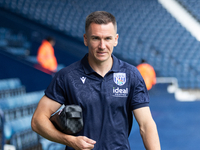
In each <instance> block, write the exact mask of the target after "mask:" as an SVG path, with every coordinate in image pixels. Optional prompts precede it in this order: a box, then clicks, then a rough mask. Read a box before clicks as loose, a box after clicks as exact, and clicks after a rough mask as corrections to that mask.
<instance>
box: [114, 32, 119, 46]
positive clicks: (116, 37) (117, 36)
mask: <svg viewBox="0 0 200 150" xmlns="http://www.w3.org/2000/svg"><path fill="white" fill-rule="evenodd" d="M118 38H119V34H116V36H115V43H114V46H117V44H118Z"/></svg>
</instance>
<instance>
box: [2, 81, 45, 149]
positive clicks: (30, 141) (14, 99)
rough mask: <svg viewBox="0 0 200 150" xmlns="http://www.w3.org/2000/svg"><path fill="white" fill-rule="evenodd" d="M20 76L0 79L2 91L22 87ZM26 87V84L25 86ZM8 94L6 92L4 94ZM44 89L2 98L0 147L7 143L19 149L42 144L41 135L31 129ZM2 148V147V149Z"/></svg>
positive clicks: (10, 90) (37, 146) (36, 147)
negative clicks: (32, 119)
mask: <svg viewBox="0 0 200 150" xmlns="http://www.w3.org/2000/svg"><path fill="white" fill-rule="evenodd" d="M22 86H23V85H22V83H21V81H20V79H18V78H10V79H2V80H0V91H1V92H0V93H3V92H12V91H13V90H14V89H17V88H19V87H22ZM23 87H24V86H23ZM4 95H6V94H4ZM43 95H44V90H42V91H35V92H29V93H26V91H24V93H23V94H22V93H16V94H15V95H13V94H10V95H9V96H8V97H6V96H4V97H2V98H0V135H1V138H0V140H1V141H0V147H1V148H2V149H3V146H4V144H5V143H8V144H11V145H14V146H15V147H16V149H17V150H23V149H27V148H35V149H36V150H37V149H38V148H39V147H41V149H42V146H41V144H40V142H39V140H40V137H39V136H38V135H37V134H36V133H35V132H33V131H32V129H31V118H32V115H33V113H34V111H35V109H36V107H37V104H38V102H39V100H40V99H41V97H42V96H43ZM1 148H0V149H1Z"/></svg>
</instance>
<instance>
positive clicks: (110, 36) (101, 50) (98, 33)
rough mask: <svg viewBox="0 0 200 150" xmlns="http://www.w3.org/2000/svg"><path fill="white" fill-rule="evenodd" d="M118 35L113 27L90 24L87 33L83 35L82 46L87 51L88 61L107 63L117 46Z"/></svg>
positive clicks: (111, 25) (109, 24)
mask: <svg viewBox="0 0 200 150" xmlns="http://www.w3.org/2000/svg"><path fill="white" fill-rule="evenodd" d="M117 43H118V34H116V31H115V28H114V25H113V24H112V23H108V24H96V23H91V24H90V26H89V28H88V31H87V32H86V34H84V44H85V45H86V46H88V49H89V55H88V57H89V60H91V61H93V62H96V63H101V62H106V61H109V59H112V58H111V54H112V52H113V48H114V46H117Z"/></svg>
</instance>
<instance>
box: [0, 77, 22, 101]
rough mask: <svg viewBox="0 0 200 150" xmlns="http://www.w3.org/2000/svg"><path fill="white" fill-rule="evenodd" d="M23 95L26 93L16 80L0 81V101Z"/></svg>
mask: <svg viewBox="0 0 200 150" xmlns="http://www.w3.org/2000/svg"><path fill="white" fill-rule="evenodd" d="M24 93H26V88H25V86H23V85H22V83H21V81H20V80H19V79H18V78H10V79H1V80H0V100H1V99H2V98H8V97H12V96H15V95H23V94H24Z"/></svg>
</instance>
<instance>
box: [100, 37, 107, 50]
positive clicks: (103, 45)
mask: <svg viewBox="0 0 200 150" xmlns="http://www.w3.org/2000/svg"><path fill="white" fill-rule="evenodd" d="M105 48H106V45H105V41H104V40H103V39H102V40H101V41H100V43H99V49H101V50H104V49H105Z"/></svg>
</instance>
